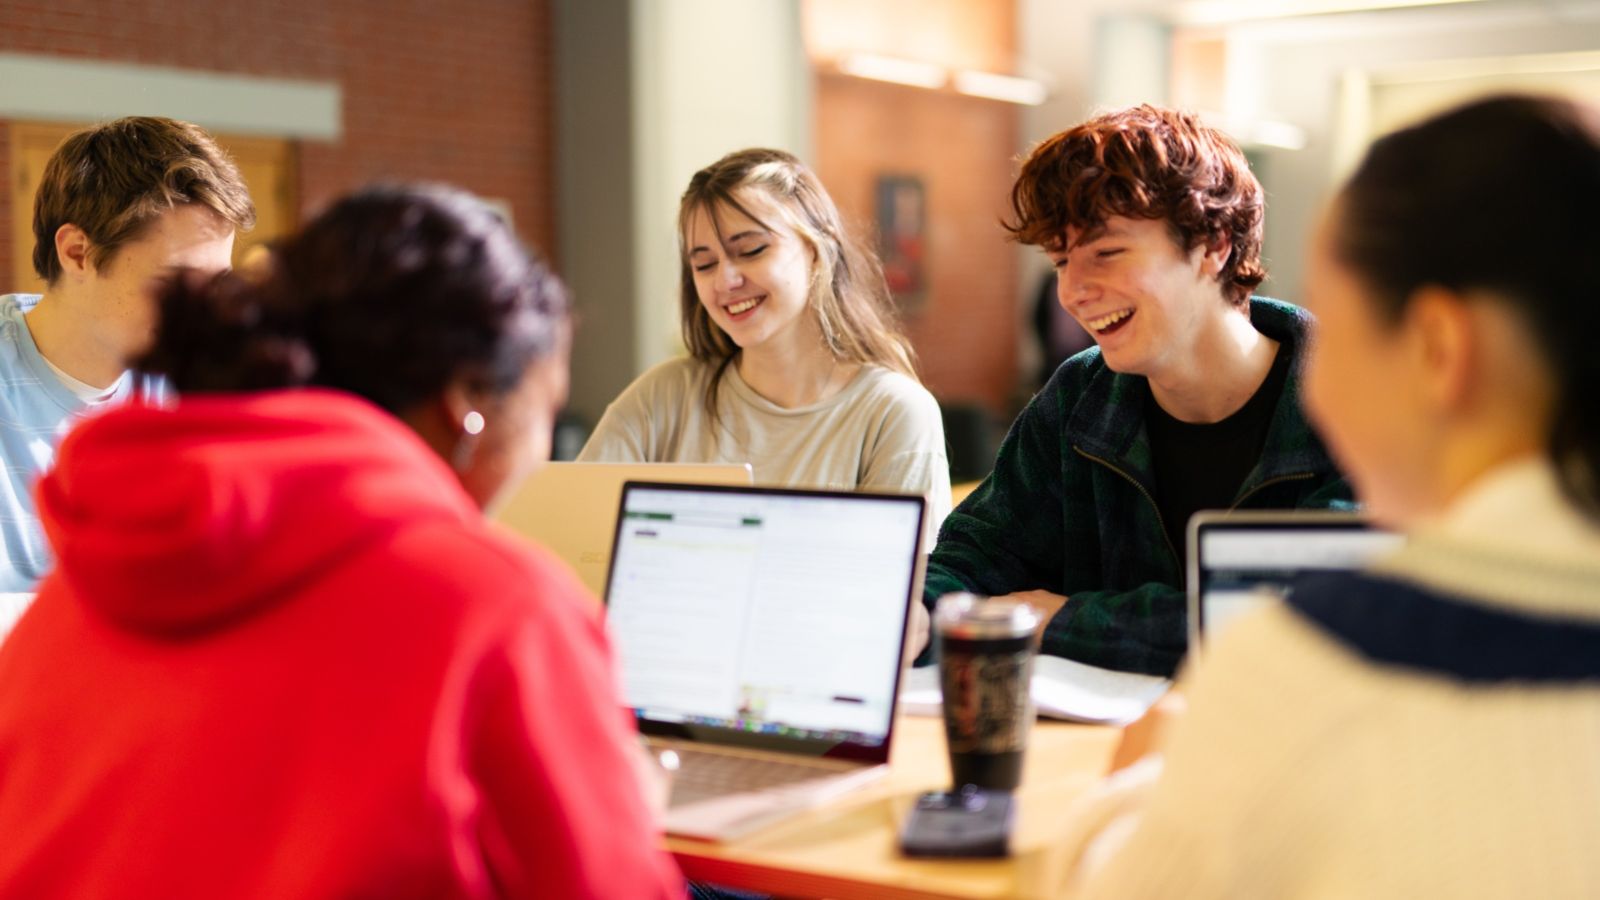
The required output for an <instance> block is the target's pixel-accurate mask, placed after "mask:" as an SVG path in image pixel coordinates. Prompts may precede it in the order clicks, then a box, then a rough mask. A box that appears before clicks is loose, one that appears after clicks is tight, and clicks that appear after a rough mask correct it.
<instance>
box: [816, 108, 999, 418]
mask: <svg viewBox="0 0 1600 900" xmlns="http://www.w3.org/2000/svg"><path fill="white" fill-rule="evenodd" d="M816 102H817V117H818V123H817V138H816V140H817V160H816V161H817V174H818V176H820V177H821V178H822V181H823V183H824V184H825V185H827V186H828V191H829V192H830V193H831V194H833V197H834V200H835V202H837V203H838V204H839V208H840V210H841V211H842V212H843V213H844V214H845V217H846V219H847V220H848V221H849V222H850V224H851V225H852V226H854V227H856V228H858V229H860V230H861V231H862V232H864V233H872V232H873V229H875V227H876V225H875V222H874V220H875V217H876V209H875V205H876V187H875V186H876V183H877V179H878V176H879V175H911V176H916V177H917V178H919V179H920V180H921V181H922V185H923V192H924V202H925V203H926V212H925V216H926V229H927V230H926V235H925V238H924V260H925V278H926V285H927V287H926V289H925V291H924V296H923V300H922V303H921V305H920V306H919V307H917V308H914V309H910V310H908V311H907V313H906V315H905V317H904V321H905V325H906V330H907V332H908V333H909V334H910V337H911V341H912V343H913V344H914V345H915V346H916V349H917V355H918V357H919V363H920V367H921V371H922V380H923V382H924V383H925V384H927V386H928V390H930V391H932V392H933V394H934V396H936V397H938V398H939V400H940V401H942V402H950V401H959V402H966V403H978V404H981V405H983V406H984V407H985V408H987V409H988V410H989V411H990V412H991V413H993V414H995V415H996V416H1006V415H1008V414H1009V412H1010V403H1011V395H1012V392H1013V391H1014V390H1015V388H1016V381H1017V341H1018V339H1019V338H1018V333H1017V332H1018V318H1019V315H1018V312H1017V306H1016V293H1017V257H1016V249H1015V246H1014V245H1012V244H1009V243H1007V241H1006V236H1005V232H1004V231H1002V230H1001V228H1000V225H999V219H1000V215H1001V213H1002V212H1004V211H1005V210H1006V208H1007V207H1006V198H1007V197H1009V196H1010V191H1011V180H1012V163H1011V159H1012V157H1013V156H1014V155H1015V153H1016V146H1017V144H1016V140H1017V127H1018V125H1017V112H1016V107H1014V106H1010V105H1008V104H1003V103H997V102H994V101H986V100H978V99H975V98H970V97H961V96H955V95H951V94H945V93H934V92H930V91H924V90H918V89H916V88H908V87H900V86H898V85H891V84H882V83H879V82H870V81H862V80H859V79H854V78H846V77H842V76H824V77H823V78H821V79H819V84H818V87H817V94H816Z"/></svg>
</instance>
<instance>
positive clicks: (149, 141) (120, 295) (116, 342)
mask: <svg viewBox="0 0 1600 900" xmlns="http://www.w3.org/2000/svg"><path fill="white" fill-rule="evenodd" d="M254 224H255V207H254V205H253V204H252V203H251V201H250V194H249V191H248V190H247V189H246V187H245V184H244V179H243V178H241V177H240V175H239V170H238V169H237V168H236V167H235V166H234V164H233V162H232V160H230V159H229V158H228V155H227V154H226V153H225V152H223V151H222V149H221V148H219V147H218V146H217V144H216V142H215V141H213V140H212V139H211V137H210V136H209V135H207V134H206V133H205V132H204V131H202V130H201V129H200V128H198V127H196V126H194V125H191V124H189V123H187V122H178V121H174V120H172V119H162V118H152V117H130V118H125V119H118V120H116V121H114V122H109V123H106V124H104V125H100V126H97V127H94V128H89V129H86V130H84V131H79V132H77V133H75V134H73V135H71V136H69V137H68V138H67V139H66V140H65V141H63V142H62V144H61V146H60V147H59V148H58V149H57V150H56V152H55V154H54V155H53V156H51V158H50V161H49V162H48V163H46V164H45V168H44V173H43V176H42V177H41V179H40V182H39V189H38V192H37V194H36V195H35V197H34V207H33V235H34V242H35V243H34V250H33V267H34V271H36V272H37V273H38V274H39V277H40V278H43V279H44V281H45V291H44V294H43V295H42V296H40V295H29V294H5V295H0V454H3V455H4V458H5V463H6V477H5V478H4V479H3V480H0V591H30V590H32V589H33V585H34V583H35V582H37V581H38V579H39V578H40V577H41V576H42V575H44V573H45V572H46V570H47V569H48V568H49V566H50V554H49V549H48V546H47V544H46V542H45V539H44V535H43V533H42V531H41V529H40V527H39V520H38V516H37V514H36V513H35V510H34V502H33V485H34V482H35V481H36V480H37V479H38V477H39V475H40V474H41V473H43V472H44V471H45V470H46V469H48V468H49V467H50V465H51V463H52V461H53V460H54V457H55V449H56V445H57V444H58V443H59V442H60V440H61V437H62V436H63V435H64V434H65V433H66V431H67V430H68V429H69V428H70V427H71V426H72V424H73V423H74V422H75V421H77V420H78V419H80V418H82V417H83V416H85V415H88V414H91V413H92V412H94V411H95V410H97V409H101V408H104V407H106V406H109V405H111V404H116V403H123V402H127V401H129V400H134V399H138V398H147V399H150V398H156V397H159V395H160V392H161V387H160V385H159V384H157V383H155V382H154V381H152V380H151V379H148V378H143V377H140V376H137V375H136V374H134V373H131V372H129V371H128V367H129V365H130V364H131V363H132V362H133V361H134V360H135V359H136V358H137V357H138V356H139V354H141V353H142V352H144V350H145V349H146V348H147V346H148V345H149V342H150V338H151V333H152V327H153V324H154V317H155V305H154V293H155V291H156V290H157V288H158V287H159V286H160V285H161V284H162V283H163V282H164V281H165V280H166V279H168V278H171V277H172V276H174V275H176V274H178V273H180V272H186V271H187V272H200V273H216V272H221V271H224V270H226V269H228V268H229V266H230V265H231V258H232V254H233V239H234V234H235V233H236V232H238V231H242V230H246V229H248V228H250V227H251V226H252V225H254Z"/></svg>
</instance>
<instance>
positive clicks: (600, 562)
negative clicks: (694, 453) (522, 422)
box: [494, 462, 754, 597]
mask: <svg viewBox="0 0 1600 900" xmlns="http://www.w3.org/2000/svg"><path fill="white" fill-rule="evenodd" d="M753 480H754V479H753V477H752V474H751V471H750V466H749V465H748V464H744V463H740V464H698V463H604V462H553V463H549V464H547V465H545V466H544V467H543V468H541V469H539V471H537V472H535V473H533V474H532V475H531V476H529V477H528V479H527V480H526V481H524V482H523V483H522V484H521V485H520V486H519V487H518V488H517V490H516V491H515V492H513V493H512V495H511V497H510V498H509V499H508V500H507V501H506V502H505V503H504V504H502V505H501V507H500V508H499V509H498V510H496V511H495V512H494V518H495V520H496V521H499V522H501V523H502V524H504V525H507V526H509V527H510V528H511V529H512V530H513V531H516V532H517V533H519V534H521V535H522V536H524V537H527V538H530V539H532V540H534V541H537V542H538V543H539V544H540V545H541V546H543V547H545V548H547V549H549V550H550V551H551V552H552V553H554V554H555V555H556V556H558V557H560V558H561V559H562V560H563V561H564V562H566V564H567V565H569V566H571V567H572V569H573V571H575V572H577V573H578V577H579V578H581V579H582V580H583V583H584V585H585V586H587V587H588V588H589V590H590V591H591V592H592V593H593V594H594V595H595V596H596V597H598V596H600V595H601V593H602V592H603V591H604V590H605V585H606V571H607V569H608V568H609V566H610V562H611V536H612V533H613V532H614V531H615V530H616V517H617V502H618V500H619V499H620V498H621V497H622V485H623V484H624V483H626V482H628V481H662V482H689V483H704V484H750V483H751V482H752V481H753Z"/></svg>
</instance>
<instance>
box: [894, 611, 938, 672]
mask: <svg viewBox="0 0 1600 900" xmlns="http://www.w3.org/2000/svg"><path fill="white" fill-rule="evenodd" d="M932 628H933V621H932V619H931V618H930V617H929V616H928V608H927V607H926V606H923V605H922V598H920V597H919V598H917V599H914V600H912V601H911V620H910V622H908V623H907V624H906V647H905V651H904V652H902V653H901V659H900V664H901V665H903V666H909V665H911V664H912V663H913V662H916V660H917V657H918V656H920V655H922V650H923V648H925V647H927V646H928V641H929V639H930V638H931V637H932Z"/></svg>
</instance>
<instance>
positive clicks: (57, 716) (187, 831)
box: [0, 187, 683, 898]
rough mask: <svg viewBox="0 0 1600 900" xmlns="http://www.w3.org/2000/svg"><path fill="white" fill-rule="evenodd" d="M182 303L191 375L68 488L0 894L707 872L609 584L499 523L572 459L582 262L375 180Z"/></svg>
mask: <svg viewBox="0 0 1600 900" xmlns="http://www.w3.org/2000/svg"><path fill="white" fill-rule="evenodd" d="M160 304H161V314H160V321H159V325H158V326H157V330H156V334H155V339H154V344H153V346H152V347H151V348H150V349H149V351H148V353H147V354H146V355H145V356H144V357H143V359H142V361H141V362H140V364H139V365H140V368H141V370H143V371H146V372H150V373H154V374H159V375H162V376H164V377H166V378H167V379H169V381H170V383H171V385H172V387H173V388H174V389H176V390H177V391H178V392H179V394H180V399H179V400H178V402H177V403H176V405H174V406H172V407H171V408H155V407H130V408H125V409H122V410H118V411H115V412H112V413H109V414H106V415H103V416H99V417H96V418H95V419H93V420H91V421H90V422H88V423H86V424H85V425H83V426H81V427H80V428H79V429H78V430H77V431H75V432H74V433H73V434H72V435H71V436H70V437H69V438H68V440H67V441H66V442H65V444H64V445H63V449H62V453H61V458H60V464H59V466H58V467H57V469H56V470H55V472H54V473H52V474H51V475H50V476H48V477H47V478H46V480H45V481H44V482H43V484H42V486H41V488H40V497H41V508H42V512H43V516H44V520H45V526H46V529H47V531H48V532H49V534H50V537H51V540H52V544H53V546H54V548H55V550H56V553H57V557H58V560H59V565H58V569H57V571H56V572H55V573H54V574H53V576H52V577H51V578H50V579H48V580H47V581H46V583H45V584H44V586H43V588H42V589H41V591H40V594H39V598H38V600H37V601H36V602H35V604H34V605H33V606H32V608H31V609H30V610H29V612H28V613H26V614H25V615H24V617H23V619H22V620H21V621H20V622H19V623H18V626H17V628H16V630H15V632H14V633H13V634H12V636H11V637H10V639H9V640H8V641H7V642H6V643H5V644H4V645H3V647H0V832H3V833H4V834H5V835H6V839H5V843H6V849H5V852H4V853H3V854H0V896H3V897H17V898H23V897H30V898H31V897H47V896H69V895H70V896H95V897H108V898H109V897H150V896H163V897H202V896H203V897H216V896H228V897H263V898H265V897H289V896H293V897H349V896H384V897H437V896H446V895H447V896H453V897H484V898H489V897H535V896H538V897H546V896H563V897H595V898H601V897H606V898H609V897H624V896H626V897H667V896H675V895H676V896H681V894H682V890H683V888H682V884H681V882H680V880H679V876H678V874H677V872H676V868H675V866H674V864H673V863H672V861H671V859H670V858H669V857H668V856H667V855H666V854H665V852H664V851H663V850H662V849H661V848H660V846H659V841H660V835H659V833H658V831H657V827H656V824H655V818H654V817H653V815H652V813H651V810H650V808H649V806H648V805H647V800H646V796H645V793H644V787H645V785H644V784H643V783H642V782H641V781H640V780H639V779H638V778H636V776H635V771H636V769H637V770H638V771H640V772H642V771H643V770H642V767H638V766H636V763H637V761H638V759H639V758H640V754H639V752H638V749H637V747H636V745H635V744H634V734H633V728H632V725H631V721H630V719H629V717H628V716H627V715H626V713H624V711H623V710H622V709H621V708H620V706H621V701H620V700H619V699H618V694H617V691H616V689H615V683H614V681H613V671H612V670H613V667H612V663H611V658H610V652H609V650H608V648H607V642H606V639H605V636H604V634H603V631H602V627H601V624H600V622H599V621H598V620H597V618H596V616H595V613H594V611H593V609H592V604H591V602H590V601H589V600H588V599H587V598H586V595H585V592H584V590H583V588H582V587H581V585H580V584H579V583H578V581H577V579H576V577H575V576H573V575H572V574H571V573H570V572H569V571H568V570H567V569H566V568H565V567H564V566H562V565H561V564H560V563H559V562H557V561H555V560H554V558H553V557H551V556H548V555H546V554H545V553H543V552H541V551H539V550H538V549H536V548H534V547H531V546H528V545H525V544H523V543H521V542H519V541H517V540H515V539H513V538H510V537H509V536H508V535H506V534H504V533H502V532H500V531H498V530H496V529H493V528H492V527H491V526H489V525H488V524H486V523H485V521H484V519H483V515H482V509H483V508H484V507H486V506H489V505H490V504H492V503H493V501H494V500H495V498H496V497H497V496H498V495H499V494H500V493H501V492H502V490H504V489H505V488H506V487H507V485H510V484H514V483H515V482H516V481H517V480H519V479H520V478H521V477H523V476H524V475H526V474H527V473H528V472H529V471H531V470H532V469H533V468H535V467H537V466H538V465H540V464H541V462H542V461H543V460H544V459H545V458H546V456H547V455H548V452H549V440H550V425H551V422H552V419H553V417H554V415H555V412H556V410H557V409H558V408H559V407H560V405H561V403H562V401H563V398H564V395H565V392H566V389H567V354H568V349H567V348H568V341H569V334H568V331H569V329H568V324H567V322H568V312H567V299H566V295H565V291H564V289H563V288H562V286H561V285H560V283H559V282H558V281H557V280H556V278H555V277H554V276H553V275H552V274H550V272H549V271H548V269H546V268H545V266H544V265H543V264H542V263H541V262H539V261H537V260H533V259H530V258H529V257H528V256H527V255H526V254H525V252H524V251H523V250H522V248H521V247H520V246H519V245H518V243H517V242H516V240H515V239H514V238H513V237H512V235H511V233H510V231H509V230H508V229H507V228H506V226H505V225H504V223H503V222H502V221H501V219H500V218H499V217H498V216H496V215H495V214H494V213H492V212H491V211H489V210H488V209H487V208H486V207H484V206H483V205H482V204H481V203H479V202H478V201H476V200H474V199H473V198H471V197H470V196H468V195H466V194H463V193H461V192H458V191H454V190H450V189H444V188H404V187H402V188H377V189H371V190H368V191H364V192H362V193H359V194H356V195H354V196H352V197H350V198H348V199H346V200H343V201H340V202H339V203H337V204H335V205H334V206H333V207H332V208H331V209H329V210H328V211H327V212H326V213H324V214H322V215H321V216H319V217H318V218H317V219H316V220H315V221H313V222H312V223H311V224H310V225H309V226H307V228H306V229H305V230H304V231H303V232H301V233H300V234H298V235H297V236H295V237H293V238H291V239H290V240H288V241H287V242H286V243H285V244H284V245H283V247H282V248H281V251H280V252H278V253H276V254H275V255H274V257H273V258H272V259H271V260H270V261H269V262H268V263H267V264H266V265H265V267H264V270H262V271H259V272H256V271H252V272H251V273H250V274H249V276H248V278H246V277H240V276H233V277H224V278H222V279H219V280H215V281H210V282H206V281H203V280H196V279H186V280H184V281H182V282H179V283H176V284H174V285H172V286H171V287H169V288H168V289H166V290H165V292H164V293H163V294H162V296H161V300H160ZM64 676H65V677H64Z"/></svg>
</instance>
